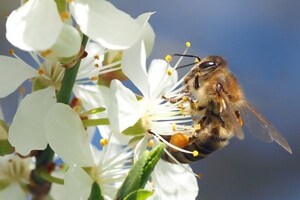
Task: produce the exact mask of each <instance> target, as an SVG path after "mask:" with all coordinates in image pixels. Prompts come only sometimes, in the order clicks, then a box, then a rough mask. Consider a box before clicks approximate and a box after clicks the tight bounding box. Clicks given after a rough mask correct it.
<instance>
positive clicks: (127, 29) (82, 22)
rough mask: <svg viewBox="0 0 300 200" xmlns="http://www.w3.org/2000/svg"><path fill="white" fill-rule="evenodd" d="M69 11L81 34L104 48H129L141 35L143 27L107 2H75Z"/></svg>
mask: <svg viewBox="0 0 300 200" xmlns="http://www.w3.org/2000/svg"><path fill="white" fill-rule="evenodd" d="M70 9H71V13H72V15H73V17H74V18H75V20H76V22H77V23H78V25H79V26H80V29H81V30H82V32H83V33H84V34H86V35H87V36H89V38H91V39H92V40H94V41H96V42H98V43H100V44H101V45H102V46H104V47H106V48H109V49H126V48H129V47H130V46H132V45H133V44H134V43H135V42H136V41H137V40H139V39H140V37H141V35H142V31H143V27H142V26H140V24H139V23H138V22H137V21H136V20H135V19H133V18H132V17H130V16H129V15H128V14H126V13H125V12H123V11H121V10H119V9H117V8H116V7H114V6H113V5H112V4H111V3H110V2H108V1H104V0H75V1H73V2H72V3H71V6H70ZM149 15H151V14H149Z"/></svg>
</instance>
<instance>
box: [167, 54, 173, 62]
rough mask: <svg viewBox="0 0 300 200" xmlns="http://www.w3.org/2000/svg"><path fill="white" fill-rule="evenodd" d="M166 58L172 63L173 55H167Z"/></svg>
mask: <svg viewBox="0 0 300 200" xmlns="http://www.w3.org/2000/svg"><path fill="white" fill-rule="evenodd" d="M165 60H166V61H167V62H168V63H170V62H171V61H172V56H171V55H169V54H168V55H166V57H165Z"/></svg>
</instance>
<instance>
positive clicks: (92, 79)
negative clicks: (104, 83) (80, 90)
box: [90, 76, 99, 81]
mask: <svg viewBox="0 0 300 200" xmlns="http://www.w3.org/2000/svg"><path fill="white" fill-rule="evenodd" d="M90 80H91V81H98V80H99V77H98V76H93V77H91V78H90Z"/></svg>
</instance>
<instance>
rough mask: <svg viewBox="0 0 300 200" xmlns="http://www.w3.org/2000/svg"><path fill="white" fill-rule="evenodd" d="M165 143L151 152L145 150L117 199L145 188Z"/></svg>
mask: <svg viewBox="0 0 300 200" xmlns="http://www.w3.org/2000/svg"><path fill="white" fill-rule="evenodd" d="M164 147H165V146H164V144H162V143H161V144H160V145H158V146H156V147H155V148H154V149H152V150H151V151H150V152H149V151H145V152H144V153H143V154H142V156H141V157H140V159H139V160H138V161H137V162H136V163H135V164H134V165H133V166H132V168H131V170H130V171H129V174H128V176H127V177H126V179H125V181H124V182H123V184H122V186H121V188H120V189H119V191H118V194H117V198H116V199H117V200H120V199H124V198H125V197H127V195H129V194H130V193H132V192H134V191H137V190H139V189H143V188H144V187H145V185H146V183H147V181H148V179H149V176H150V174H151V173H152V171H153V169H154V167H155V165H156V163H157V162H158V160H159V159H160V157H161V156H162V154H163V152H164Z"/></svg>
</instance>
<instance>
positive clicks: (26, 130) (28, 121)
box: [8, 87, 56, 155]
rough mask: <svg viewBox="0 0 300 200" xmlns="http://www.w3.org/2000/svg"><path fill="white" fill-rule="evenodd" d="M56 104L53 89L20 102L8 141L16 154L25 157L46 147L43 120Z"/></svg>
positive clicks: (45, 90)
mask: <svg viewBox="0 0 300 200" xmlns="http://www.w3.org/2000/svg"><path fill="white" fill-rule="evenodd" d="M55 102H56V97H55V89H54V87H48V88H46V89H43V90H38V91H36V92H33V93H31V94H28V95H27V96H26V97H25V98H24V99H23V100H22V101H21V104H20V106H19V108H18V110H17V112H16V114H15V116H14V119H13V122H12V124H11V126H10V128H9V135H8V140H9V142H10V143H11V145H12V146H14V147H15V148H16V152H18V153H20V154H22V155H27V154H29V153H30V151H31V150H42V149H45V148H46V146H47V139H46V136H45V133H44V119H45V116H46V114H47V112H48V110H49V109H50V108H51V106H52V105H53V104H54V103H55Z"/></svg>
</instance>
